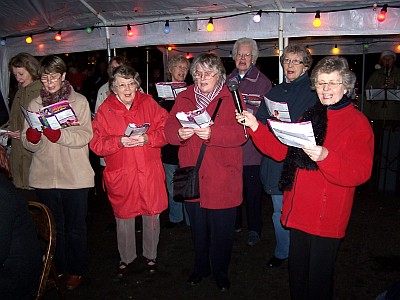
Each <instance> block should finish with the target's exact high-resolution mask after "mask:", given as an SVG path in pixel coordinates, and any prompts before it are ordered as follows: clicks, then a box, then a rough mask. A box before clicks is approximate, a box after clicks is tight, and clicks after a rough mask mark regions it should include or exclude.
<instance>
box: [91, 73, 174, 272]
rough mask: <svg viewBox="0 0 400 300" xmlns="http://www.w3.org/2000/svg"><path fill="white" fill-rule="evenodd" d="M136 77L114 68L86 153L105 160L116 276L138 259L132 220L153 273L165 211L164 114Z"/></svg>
mask: <svg viewBox="0 0 400 300" xmlns="http://www.w3.org/2000/svg"><path fill="white" fill-rule="evenodd" d="M140 83H141V80H140V77H139V73H138V72H136V71H135V70H134V69H133V68H132V67H129V66H119V67H117V68H116V69H115V70H114V71H113V73H112V76H111V78H110V87H111V91H112V93H111V94H110V95H109V96H108V97H107V99H106V100H105V101H104V103H103V104H102V105H101V106H100V107H99V109H98V111H97V113H96V116H95V118H94V120H93V122H92V124H93V139H92V141H91V142H90V148H91V149H92V150H93V152H95V153H96V154H97V155H100V156H103V157H104V160H105V162H106V167H105V169H104V172H103V178H104V179H103V180H104V183H105V186H106V190H107V194H108V198H109V200H110V202H111V206H112V209H113V211H114V216H115V219H116V223H117V243H118V251H119V254H120V262H119V264H118V267H117V276H118V277H123V276H125V275H126V273H127V271H128V270H129V269H130V267H132V266H133V264H132V263H133V262H134V261H135V259H136V258H137V254H136V238H135V218H136V217H138V216H142V220H143V252H142V255H143V256H144V258H145V261H146V267H147V269H148V271H149V272H150V273H154V272H156V270H157V261H156V259H157V246H158V241H159V236H160V213H161V212H162V211H164V210H165V209H167V207H168V200H167V193H166V190H165V175H164V169H163V165H162V163H161V147H162V146H164V145H165V144H166V140H165V136H164V123H165V120H166V119H167V116H168V113H167V111H166V110H165V109H163V108H162V107H161V106H159V105H158V104H157V102H156V101H155V100H154V99H153V98H152V97H151V96H150V95H147V94H144V93H142V92H140V91H138V89H139V88H140ZM144 123H148V124H150V127H149V128H148V130H147V132H145V133H143V134H140V135H126V134H125V131H126V129H127V127H128V125H129V124H134V125H136V126H140V125H142V124H144Z"/></svg>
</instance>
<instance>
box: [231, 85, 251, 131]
mask: <svg viewBox="0 0 400 300" xmlns="http://www.w3.org/2000/svg"><path fill="white" fill-rule="evenodd" d="M238 88H239V85H238V83H237V82H235V81H234V80H232V81H231V82H229V84H228V89H229V90H230V91H231V93H232V96H233V102H234V103H235V107H236V109H237V111H238V113H239V114H242V113H243V106H242V102H240V97H239V92H238ZM242 123H243V131H244V136H245V137H246V138H247V129H246V125H245V124H244V120H243V122H242Z"/></svg>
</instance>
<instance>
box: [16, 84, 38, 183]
mask: <svg viewBox="0 0 400 300" xmlns="http://www.w3.org/2000/svg"><path fill="white" fill-rule="evenodd" d="M41 88H42V83H41V82H40V81H39V80H35V81H33V82H32V83H30V84H29V85H28V86H27V87H20V88H19V89H18V91H17V93H16V94H15V97H14V100H13V103H12V106H11V111H10V119H9V129H10V130H11V131H16V130H21V129H22V127H23V125H24V122H25V118H24V115H23V114H22V112H21V106H23V107H24V108H28V105H29V103H30V102H31V101H32V99H34V98H37V97H39V92H40V89H41ZM31 161H32V153H31V152H29V151H28V150H26V149H25V148H24V146H23V145H22V143H21V141H20V140H18V139H12V140H11V155H10V166H11V174H12V176H13V181H14V184H15V186H16V187H17V188H21V189H29V166H30V165H31Z"/></svg>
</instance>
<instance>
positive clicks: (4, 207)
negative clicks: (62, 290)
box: [0, 146, 43, 300]
mask: <svg viewBox="0 0 400 300" xmlns="http://www.w3.org/2000/svg"><path fill="white" fill-rule="evenodd" d="M10 176H11V174H10V167H9V164H8V159H7V154H6V151H5V149H4V148H3V147H2V146H0V299H4V300H6V299H7V300H31V299H34V298H33V295H34V293H35V292H36V289H37V288H38V285H39V276H40V272H41V269H42V265H43V262H42V255H41V251H40V245H39V240H38V238H37V232H36V230H35V225H34V224H33V222H32V218H31V215H30V213H29V211H28V205H27V202H26V201H25V200H24V199H22V198H21V197H20V196H19V194H18V192H17V190H16V189H15V187H14V185H13V184H12V182H11V180H10Z"/></svg>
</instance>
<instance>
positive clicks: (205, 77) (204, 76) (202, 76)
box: [193, 72, 217, 80]
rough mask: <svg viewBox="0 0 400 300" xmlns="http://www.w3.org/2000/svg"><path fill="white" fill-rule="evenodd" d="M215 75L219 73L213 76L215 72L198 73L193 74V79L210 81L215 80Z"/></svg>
mask: <svg viewBox="0 0 400 300" xmlns="http://www.w3.org/2000/svg"><path fill="white" fill-rule="evenodd" d="M215 75H217V73H214V74H213V72H204V73H200V72H196V73H194V74H193V77H194V78H196V79H203V80H208V79H211V78H213V77H214V76H215Z"/></svg>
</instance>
